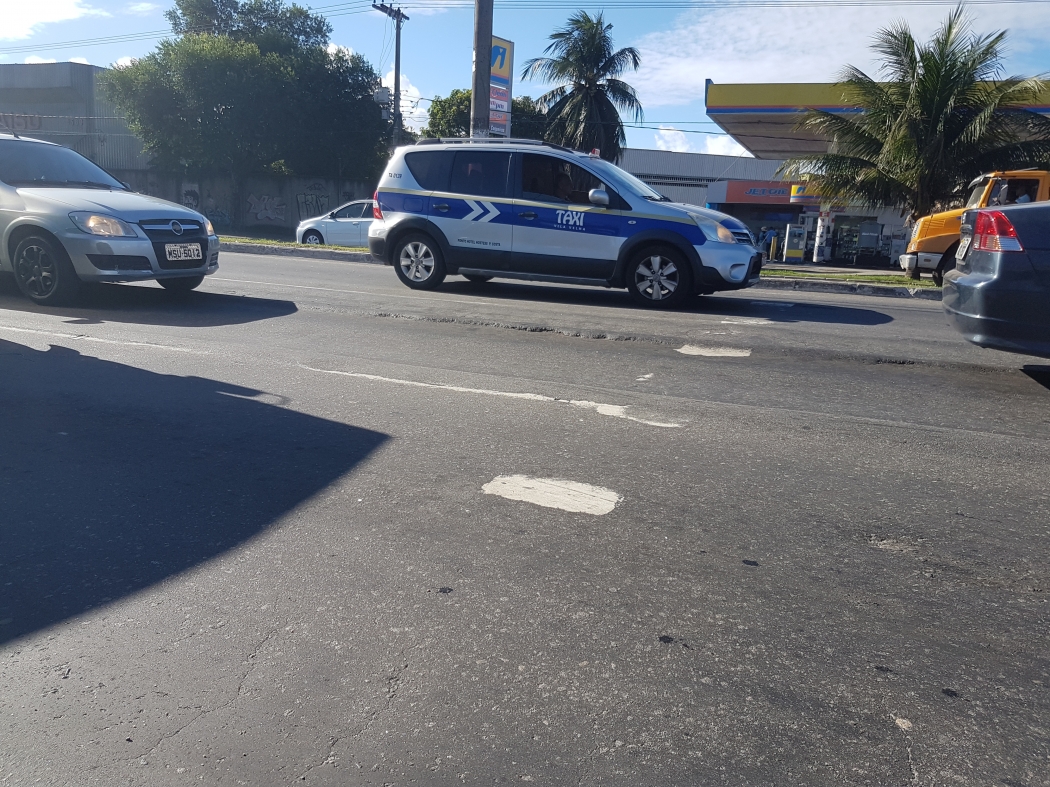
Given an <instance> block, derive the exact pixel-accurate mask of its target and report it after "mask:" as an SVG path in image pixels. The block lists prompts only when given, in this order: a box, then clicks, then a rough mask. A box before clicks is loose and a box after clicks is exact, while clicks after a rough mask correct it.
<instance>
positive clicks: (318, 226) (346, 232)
mask: <svg viewBox="0 0 1050 787" xmlns="http://www.w3.org/2000/svg"><path fill="white" fill-rule="evenodd" d="M372 205H373V203H372V200H370V199H367V200H358V201H357V202H348V203H347V204H346V205H343V206H342V207H339V208H336V209H335V210H333V211H332V212H331V213H326V214H324V215H323V216H315V217H314V218H312V219H307V220H306V221H301V222H299V227H298V228H297V229H296V231H295V239H296V241H297V242H299V243H306V244H309V245H314V246H317V245H320V244H325V243H327V244H329V245H331V246H367V245H368V228H369V227H370V226H372Z"/></svg>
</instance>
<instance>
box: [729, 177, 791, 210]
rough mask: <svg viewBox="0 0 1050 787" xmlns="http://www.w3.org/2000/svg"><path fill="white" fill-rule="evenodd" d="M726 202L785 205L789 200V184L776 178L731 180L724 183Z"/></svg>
mask: <svg viewBox="0 0 1050 787" xmlns="http://www.w3.org/2000/svg"><path fill="white" fill-rule="evenodd" d="M725 201H726V202H732V203H755V204H760V205H787V204H788V203H790V202H791V184H790V183H781V182H780V181H778V180H773V181H765V180H731V181H729V182H728V183H726V198H725Z"/></svg>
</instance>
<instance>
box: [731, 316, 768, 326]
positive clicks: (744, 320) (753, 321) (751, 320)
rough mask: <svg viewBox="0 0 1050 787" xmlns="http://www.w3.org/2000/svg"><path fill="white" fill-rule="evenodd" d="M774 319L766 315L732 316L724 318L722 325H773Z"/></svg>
mask: <svg viewBox="0 0 1050 787" xmlns="http://www.w3.org/2000/svg"><path fill="white" fill-rule="evenodd" d="M772 324H773V321H772V320H767V319H766V318H765V317H730V318H729V319H728V320H722V325H772Z"/></svg>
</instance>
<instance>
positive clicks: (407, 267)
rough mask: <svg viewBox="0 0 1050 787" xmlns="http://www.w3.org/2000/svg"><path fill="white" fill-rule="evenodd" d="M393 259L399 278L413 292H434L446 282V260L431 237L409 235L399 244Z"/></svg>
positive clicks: (416, 233)
mask: <svg viewBox="0 0 1050 787" xmlns="http://www.w3.org/2000/svg"><path fill="white" fill-rule="evenodd" d="M393 259H394V270H395V271H396V272H397V278H399V279H401V283H402V284H404V285H406V286H408V287H411V288H412V289H413V290H433V289H435V288H437V287H439V286H441V282H443V281H444V280H445V260H444V258H443V257H442V256H441V249H440V248H439V247H438V245H437V243H435V242H434V239H433V238H431V237H430V236H429V235H424V234H423V233H421V232H411V233H409V234H408V235H406V236H405V237H403V238H402V239H401V240H399V241H398V242H397V245H396V246H395V247H394V254H393Z"/></svg>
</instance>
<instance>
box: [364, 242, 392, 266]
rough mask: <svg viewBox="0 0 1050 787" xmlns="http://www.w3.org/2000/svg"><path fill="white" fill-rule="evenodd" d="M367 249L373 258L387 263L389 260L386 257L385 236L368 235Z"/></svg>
mask: <svg viewBox="0 0 1050 787" xmlns="http://www.w3.org/2000/svg"><path fill="white" fill-rule="evenodd" d="M368 251H369V253H370V254H371V255H372V256H373V257H374V258H375V259H377V260H379V261H380V262H385V263H387V264H389V260H387V258H386V238H373V237H369V238H368Z"/></svg>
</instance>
